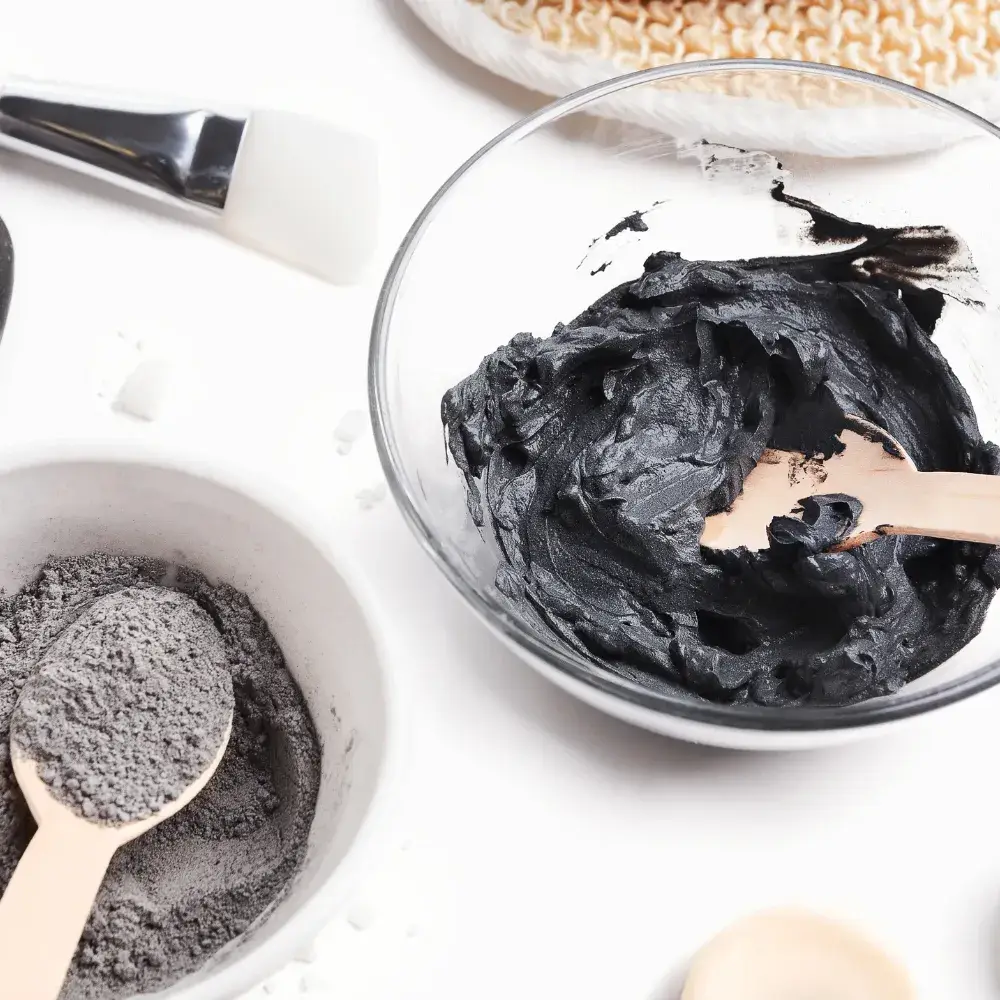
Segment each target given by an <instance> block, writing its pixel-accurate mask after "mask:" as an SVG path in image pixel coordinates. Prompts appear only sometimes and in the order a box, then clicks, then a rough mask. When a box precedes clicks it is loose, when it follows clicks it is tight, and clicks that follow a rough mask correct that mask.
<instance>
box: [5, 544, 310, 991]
mask: <svg viewBox="0 0 1000 1000" xmlns="http://www.w3.org/2000/svg"><path fill="white" fill-rule="evenodd" d="M165 586H166V587H168V588H169V589H171V590H174V591H177V592H178V594H181V595H187V598H190V602H193V603H194V604H196V605H197V606H198V608H199V609H200V611H201V612H204V615H205V616H207V619H209V620H210V621H211V622H212V623H213V625H214V628H215V631H216V632H217V634H218V637H219V640H220V641H221V649H222V651H223V654H224V658H225V666H226V670H227V672H228V673H229V675H230V678H231V684H232V690H233V695H234V699H235V710H234V714H233V730H232V735H231V737H230V741H229V746H228V749H227V751H226V755H225V757H224V758H223V761H222V763H221V765H220V766H219V770H218V771H217V772H216V774H215V776H214V777H213V778H212V780H211V781H210V782H209V783H208V785H207V786H206V787H205V789H204V791H203V792H202V793H201V794H200V795H199V796H198V797H197V798H196V799H195V800H194V801H193V802H192V803H191V804H190V805H188V806H187V807H186V808H184V809H182V810H181V811H180V812H179V813H178V814H177V815H176V816H174V817H172V818H171V819H169V820H167V821H165V822H164V823H162V824H161V825H159V826H157V827H156V828H155V829H153V830H152V831H150V832H149V833H147V834H145V835H143V836H142V837H140V838H139V839H138V840H136V841H134V842H133V843H131V844H128V845H127V846H126V847H124V848H122V849H121V850H120V851H119V852H118V853H117V854H116V855H115V858H114V860H113V861H112V863H111V867H110V868H109V870H108V875H107V878H106V880H105V883H104V885H103V887H102V889H101V892H100V894H99V896H98V899H97V903H96V905H95V908H94V912H93V913H92V914H91V917H90V920H89V922H88V924H87V927H86V929H85V931H84V934H83V938H82V940H81V943H80V947H79V949H78V951H77V954H76V957H75V959H74V962H73V966H72V968H71V970H70V974H69V977H68V979H67V982H66V985H65V987H64V989H63V992H62V994H61V1000H97V998H100V1000H117V998H121V997H131V996H133V995H135V994H137V993H146V992H153V991H155V990H160V989H164V988H166V987H167V986H169V985H171V984H172V983H175V982H177V980H179V979H181V978H183V977H184V976H185V975H187V974H189V973H191V972H193V971H195V970H197V969H198V968H200V967H201V966H202V965H204V964H205V963H206V962H207V961H208V960H209V959H210V958H211V957H212V956H213V955H214V954H215V953H216V952H217V951H218V950H219V949H220V948H222V947H223V946H224V945H226V944H228V943H229V942H231V941H232V940H234V939H235V938H237V937H239V936H240V935H241V934H243V933H244V932H245V931H247V930H248V929H249V928H250V927H251V925H252V924H253V923H254V922H255V921H256V920H257V919H258V918H259V917H261V916H262V914H264V913H265V911H266V910H267V909H268V908H269V907H270V906H271V905H272V904H273V903H274V902H275V901H276V900H277V899H278V898H279V897H280V896H281V895H282V893H283V891H284V890H285V888H286V887H287V885H288V883H289V880H290V879H291V878H292V877H293V876H294V875H295V874H296V873H297V871H298V870H299V868H300V867H301V865H302V862H303V860H304V857H305V851H306V844H307V839H308V834H309V828H310V825H311V823H312V817H313V813H314V811H315V806H316V795H317V792H318V789H319V773H320V749H319V743H318V740H317V737H316V733H315V730H314V728H313V725H312V722H311V720H310V718H309V714H308V710H307V708H306V705H305V702H304V701H303V698H302V695H301V692H300V691H299V690H298V688H297V687H296V685H295V682H294V681H293V680H292V678H291V676H290V674H289V673H288V671H287V670H286V668H285V664H284V660H283V658H282V655H281V651H280V649H279V648H278V645H277V643H276V642H275V640H274V638H273V637H272V635H271V633H270V631H269V630H268V628H267V625H266V624H265V623H264V621H263V620H262V619H261V618H260V616H259V615H258V614H257V612H256V610H255V609H254V608H253V606H252V604H251V603H250V601H249V599H248V598H247V597H246V596H245V595H244V594H241V593H240V592H239V591H237V590H234V589H233V588H232V587H230V586H227V585H225V584H220V585H217V586H216V585H212V584H210V583H209V582H208V580H206V579H205V578H204V577H203V576H201V575H200V574H198V573H195V572H193V571H192V570H188V569H184V568H180V567H171V566H168V565H167V564H165V563H162V562H158V561H154V560H149V559H135V558H130V557H122V556H112V555H104V554H99V555H93V556H88V557H85V558H80V559H55V560H50V561H49V562H48V563H47V564H46V565H45V566H44V567H43V569H42V571H41V573H40V575H39V577H38V578H37V579H36V580H35V581H34V582H33V583H31V584H30V585H28V586H27V587H25V588H24V589H23V590H21V591H20V592H18V593H17V594H15V595H13V596H4V597H0V892H2V890H3V889H4V888H6V886H7V883H8V881H9V880H10V876H11V874H12V873H13V871H14V868H15V867H16V865H17V862H18V860H19V859H20V857H21V855H22V853H23V852H24V849H25V847H26V846H27V843H28V841H29V839H30V838H31V836H32V834H33V833H34V823H33V821H32V819H31V815H30V813H29V812H28V809H27V806H26V805H25V803H24V800H23V798H22V796H21V794H20V791H19V789H18V788H17V783H16V781H15V779H14V776H13V772H12V770H11V764H10V757H9V751H8V745H9V737H10V728H11V724H12V717H13V715H14V713H15V706H16V704H17V701H18V698H19V696H20V694H21V691H22V689H23V688H24V687H25V685H26V683H27V682H28V681H29V680H30V679H31V678H32V676H33V675H34V674H35V673H36V672H37V671H39V670H40V669H41V668H42V667H43V666H49V665H55V664H57V663H58V662H59V661H60V659H61V657H62V654H64V653H66V652H67V651H68V652H70V653H72V651H73V650H74V649H77V650H78V649H79V647H78V646H77V644H76V642H75V641H74V639H73V636H74V635H75V634H76V631H75V630H74V625H82V624H83V623H84V620H86V619H87V618H89V619H90V620H91V622H92V623H94V624H95V625H96V623H97V622H98V621H103V622H104V625H102V626H100V627H104V628H108V627H110V626H109V623H110V622H111V621H112V620H113V619H114V618H115V617H116V616H117V615H119V614H124V607H125V603H126V602H127V601H137V602H139V596H138V595H137V593H136V592H137V591H143V592H148V594H144V595H143V596H142V603H145V602H147V601H148V604H146V606H147V607H149V608H151V609H152V613H153V615H154V619H155V618H157V617H158V616H159V615H162V614H163V613H164V608H163V607H162V606H161V605H160V604H159V602H160V601H163V600H166V596H165V594H164V589H163V588H164V587H165ZM114 595H117V596H118V598H119V601H118V602H116V601H112V600H108V599H109V598H110V597H112V596H114ZM190 602H189V601H187V600H184V601H181V602H179V605H178V616H177V618H176V619H175V623H176V622H180V623H181V624H180V625H179V626H176V633H177V636H176V637H177V639H178V642H179V643H183V642H187V641H188V640H190V641H191V648H192V650H193V651H194V652H195V653H196V655H197V656H199V657H202V658H208V659H211V658H212V657H213V656H214V655H215V653H216V651H217V648H216V647H215V645H214V640H213V639H212V638H211V637H210V636H209V635H206V634H205V633H203V632H202V633H200V634H199V632H197V631H191V630H192V629H194V628H195V623H196V622H197V623H198V626H199V628H200V626H201V625H202V624H204V621H205V618H204V617H201V616H200V615H196V614H195V612H194V610H193V609H191V607H190ZM181 609H186V610H181ZM102 616H103V617H102ZM126 628H127V626H126ZM144 628H146V629H147V632H146V634H147V636H148V637H149V638H150V639H151V640H153V639H154V638H155V637H156V636H157V633H158V629H157V626H156V624H155V623H154V624H148V623H147V625H145V626H144ZM195 640H197V641H195ZM80 641H81V642H84V643H85V641H86V640H83V639H82V637H81V639H80ZM129 641H131V640H129ZM157 641H160V642H162V641H165V640H163V639H162V637H161V638H160V639H159V640H157ZM123 645H124V644H123ZM60 650H61V651H62V653H60ZM68 659H71V657H68ZM91 794H92V795H94V794H97V792H96V791H95V792H93V793H91ZM92 801H93V799H92ZM126 808H127V807H126Z"/></svg>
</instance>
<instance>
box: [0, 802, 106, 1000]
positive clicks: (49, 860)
mask: <svg viewBox="0 0 1000 1000" xmlns="http://www.w3.org/2000/svg"><path fill="white" fill-rule="evenodd" d="M118 843H119V841H118V839H117V838H116V837H114V835H113V834H112V835H111V836H109V830H108V829H106V828H104V827H99V826H95V825H93V824H91V823H85V822H83V821H78V822H74V823H60V822H53V823H45V824H43V825H42V826H40V827H39V828H38V832H37V833H36V834H35V836H34V837H33V838H32V840H31V843H30V844H28V849H27V850H26V851H25V852H24V855H23V856H22V857H21V860H20V862H19V863H18V866H17V868H16V870H15V871H14V875H13V877H12V878H11V880H10V883H9V884H8V886H7V891H6V892H5V893H4V894H3V898H2V899H0V977H2V980H3V986H2V991H0V992H2V995H3V996H5V997H10V998H12V1000H13V998H14V997H16V998H17V1000H56V998H57V997H58V996H59V993H60V991H61V990H62V986H63V981H64V980H65V978H66V972H67V970H68V969H69V965H70V962H72V960H73V955H74V953H75V952H76V947H77V944H78V943H79V941H80V935H81V934H82V933H83V928H84V926H85V925H86V923H87V918H88V916H89V915H90V910H91V907H92V906H93V905H94V899H95V898H96V896H97V892H98V890H99V889H100V888H101V882H102V881H103V880H104V875H105V873H106V871H107V868H108V865H109V864H110V863H111V858H112V857H113V856H114V853H115V850H116V849H117V847H118Z"/></svg>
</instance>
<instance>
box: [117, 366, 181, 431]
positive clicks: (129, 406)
mask: <svg viewBox="0 0 1000 1000" xmlns="http://www.w3.org/2000/svg"><path fill="white" fill-rule="evenodd" d="M170 368H171V366H170V362H169V361H167V359H166V358H161V357H149V358H143V359H142V360H141V361H140V362H139V363H138V364H137V365H136V366H135V368H133V369H132V371H131V373H130V374H129V375H128V377H127V378H126V379H125V381H124V382H123V383H122V386H121V388H120V389H119V390H118V394H117V395H116V396H115V400H114V402H113V403H112V404H111V406H112V409H114V410H117V411H118V412H119V413H126V414H128V415H129V416H131V417H136V418H137V419H139V420H147V421H152V420H156V419H158V418H159V417H160V416H162V414H163V411H164V409H165V408H166V405H167V400H168V397H169V391H170V381H171V372H170Z"/></svg>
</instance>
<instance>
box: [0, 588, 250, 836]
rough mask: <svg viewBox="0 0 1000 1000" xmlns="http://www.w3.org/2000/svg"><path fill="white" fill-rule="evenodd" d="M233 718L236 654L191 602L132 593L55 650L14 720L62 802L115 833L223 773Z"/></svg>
mask: <svg viewBox="0 0 1000 1000" xmlns="http://www.w3.org/2000/svg"><path fill="white" fill-rule="evenodd" d="M232 711H233V683H232V678H231V676H230V674H229V671H228V669H227V663H226V650H225V647H224V645H223V643H222V636H221V635H219V631H218V629H217V628H216V627H215V625H214V623H213V622H212V619H211V618H209V617H208V615H207V614H206V612H204V611H202V609H201V608H199V607H198V605H197V604H195V602H194V601H193V600H192V599H191V598H190V597H187V596H185V595H184V594H180V593H178V592H177V591H174V590H165V589H163V588H149V589H145V590H143V589H139V588H129V589H126V590H122V591H119V592H118V593H115V594H109V595H108V596H107V597H102V598H100V599H99V600H98V601H96V602H95V603H94V605H93V607H91V609H90V610H89V611H87V612H86V613H85V614H83V615H81V616H80V617H79V618H78V619H77V620H76V621H75V622H74V623H73V624H72V625H70V626H69V627H68V628H67V629H66V630H65V631H64V632H63V633H62V635H60V636H59V638H58V639H56V641H55V642H54V643H52V645H51V646H50V647H49V649H48V650H47V652H46V653H45V655H44V656H43V657H42V659H41V661H40V662H39V665H38V670H37V672H36V673H35V674H34V676H33V677H32V678H31V679H30V680H29V681H28V683H27V684H26V685H25V687H24V689H23V691H22V694H21V698H20V701H19V702H18V704H17V708H16V709H15V710H14V715H13V718H12V719H11V726H10V731H11V740H12V742H13V744H14V747H15V750H16V752H18V753H20V754H23V755H24V756H25V757H28V758H29V759H31V760H34V761H37V762H38V764H39V769H38V770H39V776H40V777H41V779H42V780H43V781H44V782H45V783H46V784H47V785H48V786H49V788H50V789H51V791H52V793H53V795H54V796H55V797H56V798H57V799H59V800H60V801H61V802H64V803H65V804H66V805H68V806H70V807H71V808H72V809H74V810H75V811H76V812H78V813H80V814H82V815H83V816H86V817H88V818H92V819H97V820H102V821H105V822H108V823H115V824H117V823H128V822H130V821H133V820H139V819H145V818H146V817H148V816H151V815H153V813H155V812H157V811H158V810H160V809H162V808H163V807H164V806H165V805H167V804H169V803H170V802H173V801H174V799H176V798H177V797H178V796H179V795H181V794H182V793H183V792H184V790H185V789H186V788H187V787H188V786H189V785H191V784H192V783H193V782H194V781H195V780H197V778H198V777H200V776H201V774H202V773H203V772H204V771H205V768H206V767H208V765H209V764H210V763H211V762H212V760H213V759H214V758H215V755H216V754H217V753H218V751H219V748H220V747H221V745H222V741H223V738H224V736H225V733H226V729H227V727H228V725H229V720H230V717H231V716H232Z"/></svg>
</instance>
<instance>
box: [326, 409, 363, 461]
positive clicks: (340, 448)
mask: <svg viewBox="0 0 1000 1000" xmlns="http://www.w3.org/2000/svg"><path fill="white" fill-rule="evenodd" d="M367 426H368V414H367V413H365V412H364V410H348V411H347V412H346V413H345V414H344V415H343V416H342V417H341V418H340V421H339V422H338V424H337V426H336V427H335V428H334V429H333V439H334V441H336V442H337V454H338V455H349V454H350V453H351V449H352V448H353V447H354V444H355V442H356V441H357V440H358V439H359V438H360V437H361V435H362V434H364V432H365V428H367Z"/></svg>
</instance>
